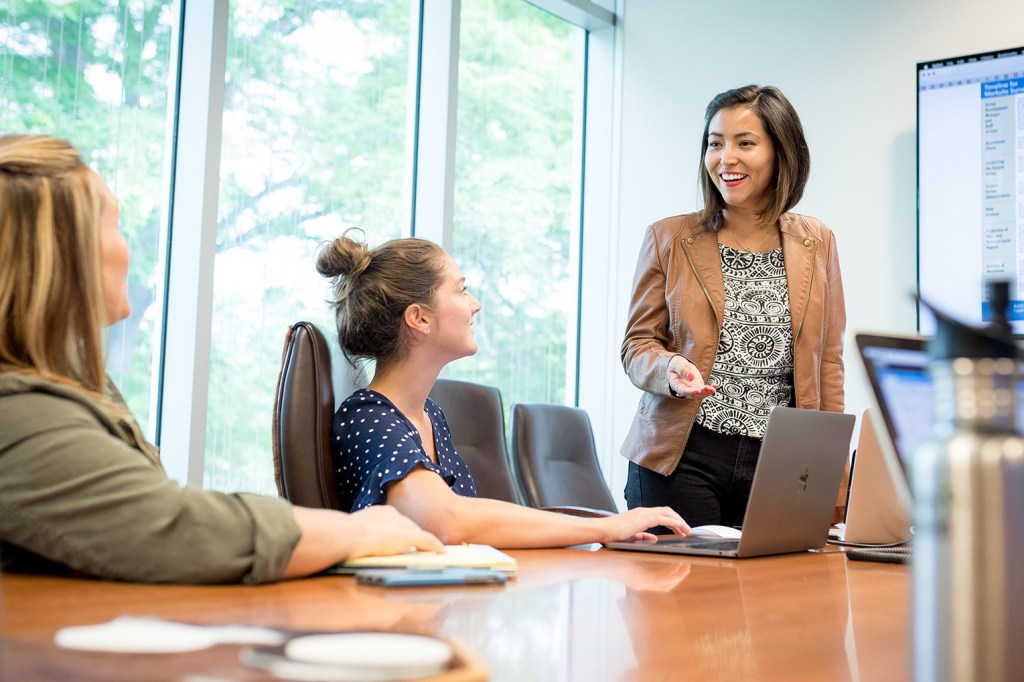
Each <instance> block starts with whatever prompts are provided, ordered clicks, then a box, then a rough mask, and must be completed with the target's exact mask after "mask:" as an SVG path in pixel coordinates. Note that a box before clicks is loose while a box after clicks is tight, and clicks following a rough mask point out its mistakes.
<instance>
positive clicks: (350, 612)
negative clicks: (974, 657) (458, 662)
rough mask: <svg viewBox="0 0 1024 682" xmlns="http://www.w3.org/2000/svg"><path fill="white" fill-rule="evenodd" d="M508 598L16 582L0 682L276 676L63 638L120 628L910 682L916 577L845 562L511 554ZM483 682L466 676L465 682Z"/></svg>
mask: <svg viewBox="0 0 1024 682" xmlns="http://www.w3.org/2000/svg"><path fill="white" fill-rule="evenodd" d="M510 554H512V555H514V556H515V557H516V558H517V559H518V560H519V575H518V577H517V578H516V579H514V580H511V581H509V583H508V584H506V585H504V586H497V587H490V586H484V587H460V588H448V587H430V588H397V589H386V588H380V587H371V586H364V585H357V584H356V583H355V579H354V578H352V577H342V576H330V577H317V578H310V579H306V580H299V581H291V582H285V583H280V584H276V585H266V586H259V587H244V586H213V587H193V586H167V585H163V586H160V585H133V584H123V583H113V582H103V581H97V580H87V579H77V578H60V577H43V576H29V575H17V574H10V573H5V574H3V575H2V577H0V586H2V587H0V599H2V602H0V680H65V681H67V680H193V681H198V680H203V681H205V682H210V681H211V680H267V679H272V678H270V677H269V675H267V674H265V673H263V672H261V671H258V670H254V669H250V668H247V667H245V666H244V665H242V664H241V663H240V662H239V647H238V646H231V645H221V646H218V647H214V648H212V649H207V650H204V651H197V652H190V653H182V654H98V653H86V652H76V651H67V650H62V649H58V648H57V647H55V646H54V644H53V635H54V633H55V632H56V631H57V630H58V629H59V628H61V627H64V626H69V625H83V624H90V623H101V622H106V621H108V620H111V619H113V618H115V617H118V616H121V615H141V616H153V617H158V618H163V619H167V620H173V621H181V622H188V623H208V624H220V625H224V624H251V625H259V626H268V627H274V628H284V629H288V630H297V631H324V630H327V631H348V630H364V629H371V630H388V631H393V632H407V633H419V634H428V635H436V636H440V637H443V638H445V639H449V640H453V641H454V642H456V643H458V644H461V645H463V646H464V649H465V650H466V651H468V652H471V653H472V656H473V657H475V658H476V662H477V664H478V666H477V671H478V672H479V671H480V668H481V667H483V668H485V669H486V672H488V673H489V675H490V678H489V679H491V680H495V681H496V682H497V681H501V680H509V681H517V682H520V681H535V680H536V681H558V680H587V681H594V680H615V681H620V680H637V681H640V680H642V681H644V682H647V681H657V680H755V679H756V680H816V681H817V680H902V679H909V677H910V664H909V660H910V647H909V642H910V626H909V600H910V592H909V587H910V570H909V567H907V566H898V565H891V564H879V563H867V562H854V561H848V560H847V559H846V558H845V556H844V555H843V554H842V553H839V552H834V553H823V554H812V553H804V554H791V555H785V556H777V557H763V558H758V559H744V560H740V561H727V560H717V559H705V558H681V557H672V556H665V555H655V554H640V553H633V552H622V551H613V550H607V549H596V551H595V549H593V548H592V549H591V550H589V551H588V550H587V549H558V550H530V551H515V552H510ZM467 679H469V678H467Z"/></svg>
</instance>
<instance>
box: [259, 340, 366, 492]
mask: <svg viewBox="0 0 1024 682" xmlns="http://www.w3.org/2000/svg"><path fill="white" fill-rule="evenodd" d="M366 384H367V381H366V376H365V373H364V372H363V371H361V369H357V368H354V367H353V366H352V365H351V363H349V361H348V359H347V358H345V357H344V356H343V355H342V354H341V351H340V349H338V345H337V342H336V341H333V340H332V341H331V342H328V340H327V337H326V335H325V334H324V333H323V332H322V331H321V330H320V329H319V328H318V327H317V326H316V325H314V324H313V323H312V322H296V323H295V324H294V325H292V326H291V328H290V329H289V330H288V335H287V337H286V338H285V342H284V357H283V358H282V361H281V373H280V375H279V376H278V379H277V395H276V397H275V399H274V419H273V448H274V480H275V482H276V483H277V491H278V493H279V494H280V495H281V497H283V498H285V499H286V500H289V501H290V502H292V503H294V504H297V505H301V506H303V507H315V508H324V509H340V508H341V507H340V501H339V498H338V487H337V481H336V479H335V472H334V464H333V462H332V458H331V442H330V439H331V425H332V422H333V419H334V411H335V409H336V408H337V405H338V403H340V401H341V400H344V399H345V398H347V397H348V396H349V394H351V393H352V392H353V391H355V390H356V389H357V388H360V387H363V386H366ZM336 401H337V402H336ZM344 511H348V510H344Z"/></svg>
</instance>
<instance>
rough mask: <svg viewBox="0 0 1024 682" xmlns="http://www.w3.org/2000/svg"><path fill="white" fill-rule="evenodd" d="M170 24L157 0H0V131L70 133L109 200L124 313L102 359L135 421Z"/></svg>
mask: <svg viewBox="0 0 1024 682" xmlns="http://www.w3.org/2000/svg"><path fill="white" fill-rule="evenodd" d="M173 19H174V17H173V16H172V13H171V12H170V3H166V2H145V3H143V2H125V1H123V0H122V1H121V2H117V1H116V0H81V1H80V2H66V1H63V2H62V1H60V0H8V5H7V12H6V17H5V18H4V21H3V22H0V45H3V48H4V49H3V50H2V51H0V132H3V133H4V134H8V133H43V134H49V135H57V136H60V137H66V138H68V139H70V140H71V142H72V143H73V144H74V145H75V146H76V147H78V149H79V150H80V151H81V152H82V154H83V156H84V157H85V158H86V160H87V161H88V162H89V163H90V164H91V165H92V166H93V168H95V169H96V170H97V172H99V173H100V174H101V175H102V176H104V178H105V179H106V180H107V182H108V184H110V186H111V188H112V189H113V190H114V193H115V195H116V196H117V197H118V200H119V203H120V209H121V229H122V230H123V232H124V233H125V236H126V237H127V239H128V242H129V244H130V245H131V248H132V266H131V270H130V272H129V275H128V288H129V296H130V298H131V301H132V316H131V317H130V318H129V319H128V320H126V321H125V322H123V323H121V324H119V325H118V326H117V328H115V329H114V330H112V332H111V335H110V347H109V356H110V362H109V365H110V373H111V375H112V376H113V377H114V378H115V381H118V383H119V384H120V387H121V390H122V391H123V392H124V395H125V398H126V400H127V401H128V404H129V405H130V406H131V407H132V409H133V411H134V412H135V414H136V415H138V416H139V417H140V421H141V422H142V423H143V424H144V425H145V423H146V422H147V420H148V407H149V392H150V386H149V384H150V381H149V379H150V363H151V359H152V353H153V346H152V342H151V337H152V331H153V316H152V314H147V311H149V308H150V305H151V303H152V302H153V297H154V291H155V289H156V282H155V278H156V270H157V268H156V258H157V255H158V253H159V239H160V236H161V234H162V232H161V223H160V221H161V204H160V197H161V194H162V191H163V187H164V186H165V185H166V179H165V178H164V177H163V166H164V162H165V157H166V153H165V138H166V135H165V122H166V111H167V106H168V93H167V79H168V75H169V66H168V65H169V63H170V54H169V53H170V42H171V22H172V21H173Z"/></svg>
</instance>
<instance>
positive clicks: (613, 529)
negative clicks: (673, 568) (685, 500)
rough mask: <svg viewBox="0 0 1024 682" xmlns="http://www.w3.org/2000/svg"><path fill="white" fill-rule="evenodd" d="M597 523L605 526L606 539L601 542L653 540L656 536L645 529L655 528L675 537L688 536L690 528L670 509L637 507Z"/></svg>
mask: <svg viewBox="0 0 1024 682" xmlns="http://www.w3.org/2000/svg"><path fill="white" fill-rule="evenodd" d="M599 521H600V522H602V523H604V524H606V532H605V536H606V537H605V538H604V539H603V540H601V542H617V541H621V540H654V539H655V537H656V536H655V535H654V534H652V533H648V532H647V529H648V528H654V527H655V526H665V527H666V528H668V529H669V530H671V531H672V532H673V533H675V534H676V535H689V534H690V526H689V525H688V524H687V523H686V521H684V520H683V517H681V516H680V515H679V514H677V513H676V512H675V510H673V509H672V508H671V507H637V508H635V509H630V510H629V511H627V512H623V513H622V514H616V515H615V516H607V517H605V518H602V519H600V520H599Z"/></svg>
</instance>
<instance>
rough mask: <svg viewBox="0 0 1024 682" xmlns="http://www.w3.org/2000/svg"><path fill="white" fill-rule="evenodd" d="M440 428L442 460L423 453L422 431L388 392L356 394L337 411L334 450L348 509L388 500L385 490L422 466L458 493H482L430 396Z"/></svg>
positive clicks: (429, 405)
mask: <svg viewBox="0 0 1024 682" xmlns="http://www.w3.org/2000/svg"><path fill="white" fill-rule="evenodd" d="M425 407H426V411H427V415H428V416H429V417H430V423H431V425H432V427H433V429H434V452H436V453H437V461H438V463H437V464H434V463H433V462H432V461H430V457H428V456H427V453H426V452H424V451H423V440H422V439H421V438H420V433H419V431H417V430H416V428H415V427H414V426H413V425H412V422H410V421H409V420H408V419H406V417H405V415H404V414H402V413H401V412H399V410H398V408H397V407H395V405H394V404H393V403H392V402H391V401H390V400H388V399H387V398H386V397H384V396H383V395H382V394H380V393H377V392H376V391H371V390H370V389H368V388H366V389H362V390H359V391H356V392H355V393H353V394H352V395H350V396H349V397H348V398H347V399H346V400H345V402H343V403H342V404H341V406H340V407H339V408H338V411H337V412H336V413H335V415H334V429H333V439H332V443H331V445H332V448H331V449H332V451H333V454H334V467H335V470H336V471H337V479H338V492H339V493H340V495H341V504H342V508H343V509H344V508H346V507H347V508H348V510H349V511H357V510H359V509H362V508H363V507H369V506H370V505H371V504H385V503H386V502H387V496H386V495H385V493H384V489H385V487H386V486H387V484H388V483H391V482H393V481H400V480H402V479H403V478H405V477H406V476H408V475H409V472H410V471H412V470H413V469H414V468H416V467H417V466H422V467H423V468H425V469H427V470H429V471H433V472H434V473H436V474H437V475H438V476H440V477H441V478H443V479H444V482H445V483H447V484H448V486H449V487H450V488H451V489H452V491H454V492H455V493H456V494H459V495H465V496H467V497H476V487H475V486H474V485H473V477H472V476H471V475H470V473H469V467H467V466H466V463H465V462H464V461H463V460H462V458H461V457H459V453H457V452H455V446H454V445H453V444H452V434H451V431H450V430H449V429H448V420H447V419H445V418H444V412H442V411H441V408H440V407H438V406H437V403H435V402H434V401H433V400H431V399H430V398H427V404H426V406H425Z"/></svg>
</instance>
